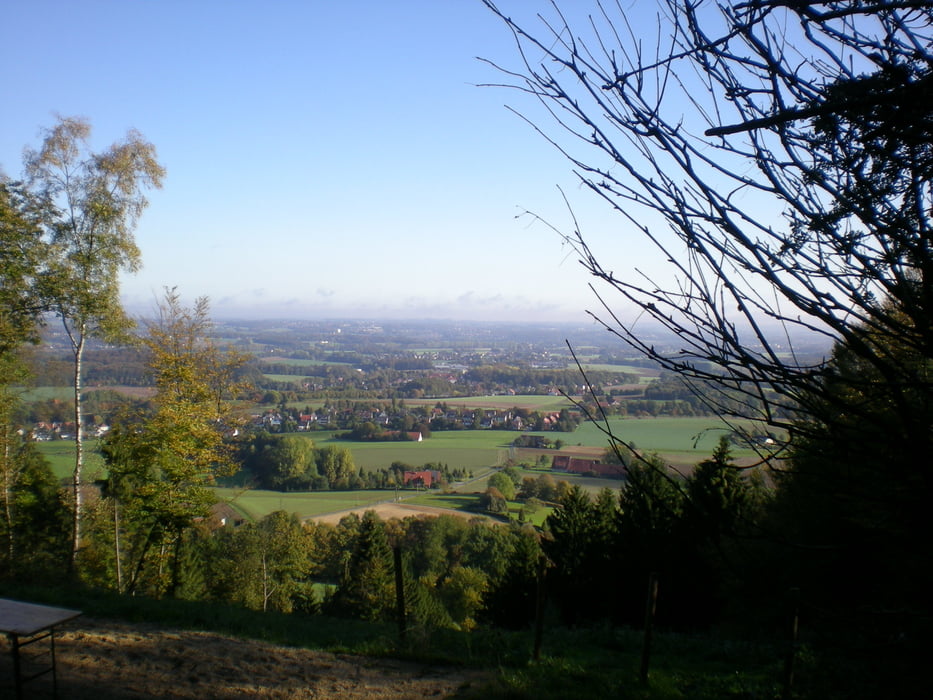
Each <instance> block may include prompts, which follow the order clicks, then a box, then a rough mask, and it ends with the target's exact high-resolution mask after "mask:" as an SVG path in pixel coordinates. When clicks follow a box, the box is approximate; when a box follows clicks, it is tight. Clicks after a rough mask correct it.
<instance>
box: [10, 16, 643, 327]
mask: <svg viewBox="0 0 933 700" xmlns="http://www.w3.org/2000/svg"><path fill="white" fill-rule="evenodd" d="M646 5H647V6H649V7H651V6H652V5H653V3H644V4H643V7H644V6H646ZM546 6H547V3H545V2H542V1H538V2H533V1H532V0H513V1H512V2H508V1H507V0H502V1H501V2H500V7H502V8H503V9H504V10H506V11H507V12H512V11H514V12H516V13H518V12H521V13H525V14H527V13H529V12H532V11H534V10H535V9H537V8H542V9H546ZM651 12H652V14H653V12H654V10H653V9H652V10H651ZM477 57H484V58H488V59H491V60H494V61H496V62H498V63H501V64H503V65H507V66H513V67H514V66H517V65H518V61H517V55H516V52H515V50H514V44H513V42H512V38H511V35H510V34H509V33H508V31H507V30H506V28H505V27H504V26H503V25H502V24H501V23H500V22H499V21H498V20H497V19H496V18H495V17H494V16H493V15H492V14H491V13H490V12H489V11H488V10H486V8H484V7H483V6H482V3H481V2H479V0H396V1H395V2H385V1H384V0H356V1H354V0H346V1H343V2H333V1H331V0H326V1H325V0H304V1H298V0H294V1H285V0H277V1H273V2H258V1H256V2H238V1H235V0H234V1H231V0H223V1H222V0H184V1H182V0H159V1H156V0H107V1H102V0H82V1H81V2H73V1H70V0H69V1H65V0H61V1H58V2H52V1H49V0H31V1H30V2H12V3H9V4H7V6H6V7H5V9H4V20H3V22H2V25H0V59H2V62H3V65H4V66H5V71H4V93H5V96H6V98H5V100H4V102H5V109H3V110H2V112H0V126H2V128H0V168H2V170H3V171H4V172H5V173H6V174H7V175H9V176H13V177H15V176H17V175H18V174H19V173H20V170H21V154H22V149H23V147H24V146H27V145H28V146H36V145H38V143H39V138H40V136H39V129H40V127H43V126H50V125H51V124H52V123H53V122H54V119H55V116H54V115H55V114H56V113H57V114H62V115H69V116H71V115H81V116H85V117H87V118H89V119H90V120H91V122H92V124H93V125H94V137H93V145H94V146H96V147H97V148H104V147H105V146H106V145H108V144H109V143H111V142H112V141H114V140H116V139H119V138H120V137H121V136H122V135H123V134H125V132H126V130H127V129H128V128H136V129H138V130H139V131H140V132H142V134H143V135H144V136H145V137H146V138H147V139H148V140H149V141H151V142H152V143H154V144H155V146H156V148H157V149H158V153H159V158H160V160H161V161H162V163H163V164H164V165H165V167H166V169H167V178H166V181H165V186H164V188H163V189H162V190H161V191H155V192H151V193H150V201H151V205H150V208H149V209H148V211H147V212H146V214H145V215H144V216H143V218H142V220H141V222H140V225H139V227H138V229H137V231H136V237H137V242H138V244H139V246H140V248H141V250H142V255H143V269H142V270H141V271H140V272H139V273H138V274H136V275H134V276H127V277H126V278H125V279H124V282H123V290H124V301H125V303H126V304H127V306H128V307H129V308H130V309H131V310H135V311H136V312H137V313H144V312H145V311H146V310H151V309H152V307H153V305H154V302H155V299H156V297H157V296H158V295H159V294H160V291H161V289H162V288H163V287H165V286H177V287H178V289H179V291H180V292H181V294H182V295H183V296H184V297H186V298H193V297H195V296H201V295H206V296H209V297H210V299H211V305H212V309H213V313H214V315H215V316H218V317H231V316H239V317H247V318H261V317H288V318H326V317H365V318H380V317H386V318H444V319H448V318H449V319H472V320H487V319H488V320H529V321H576V320H579V321H585V320H587V318H588V317H587V316H586V315H585V313H584V311H585V310H586V309H588V308H595V306H596V300H595V299H594V297H593V295H592V292H590V291H589V290H588V288H587V284H588V282H589V278H588V277H587V276H586V274H585V273H584V271H583V270H582V269H581V268H580V266H579V265H578V264H577V262H576V259H575V257H574V255H573V254H572V252H571V251H570V250H569V249H568V248H567V247H566V246H564V245H562V242H561V239H560V237H559V236H558V235H557V234H556V233H555V232H553V231H552V230H550V229H549V228H548V227H546V226H543V225H541V224H540V223H539V224H535V223H534V222H533V220H532V219H531V218H529V217H523V216H520V214H521V213H522V212H523V211H524V210H531V211H534V212H536V213H538V214H540V215H542V216H544V217H546V218H547V219H548V220H549V221H551V222H552V223H554V224H555V225H557V226H559V227H563V228H565V229H566V230H568V231H569V230H570V226H571V218H570V216H569V214H568V212H567V210H566V207H565V204H564V203H563V201H562V199H561V196H560V193H559V191H558V186H560V187H562V188H564V190H565V191H566V192H567V193H568V194H569V196H570V197H571V199H572V201H573V205H574V209H575V211H576V213H577V215H578V217H579V218H580V220H581V223H582V224H583V226H584V227H586V230H587V231H588V232H589V233H590V234H591V235H593V236H594V237H595V239H596V240H597V241H599V240H602V241H605V242H607V248H606V249H605V250H606V251H607V254H608V255H616V254H617V253H618V258H619V263H620V264H619V266H617V271H618V267H621V266H622V265H623V264H627V265H634V264H636V263H637V262H638V256H639V254H640V252H639V248H638V245H637V243H635V242H634V241H633V242H632V243H631V244H629V245H628V246H626V247H620V246H619V245H618V242H619V241H621V240H622V238H621V237H622V236H624V234H625V232H624V231H620V227H624V226H625V222H624V221H622V220H621V219H620V218H619V217H617V216H613V215H612V214H611V213H609V212H606V211H605V207H604V205H597V204H596V203H594V202H592V200H591V197H590V196H589V195H587V194H586V193H585V192H582V191H581V190H580V189H579V186H578V185H577V184H576V181H575V179H574V177H573V175H572V174H571V169H570V164H569V163H568V162H567V161H566V160H565V159H564V158H563V157H562V156H561V155H560V154H558V153H557V152H556V151H554V150H553V148H552V147H551V146H549V145H548V144H547V143H546V142H545V141H544V140H543V139H542V138H541V136H539V135H538V134H536V133H535V132H534V131H533V130H532V129H531V127H530V126H528V125H527V124H526V123H524V122H523V121H522V120H520V119H519V118H518V117H517V116H515V115H514V114H512V113H511V112H509V111H508V110H507V109H506V108H505V105H506V104H509V105H514V106H516V107H519V108H521V109H522V110H524V111H529V112H531V113H534V109H535V107H534V105H533V104H532V103H531V102H529V101H528V100H527V99H523V98H522V97H521V96H520V95H518V94H517V93H515V92H511V91H506V90H501V89H493V88H482V87H477V85H478V84H480V83H486V82H496V81H500V80H501V76H499V75H498V74H497V73H496V72H495V71H494V70H493V69H491V68H490V67H489V66H488V65H486V64H484V63H483V62H481V61H479V60H477Z"/></svg>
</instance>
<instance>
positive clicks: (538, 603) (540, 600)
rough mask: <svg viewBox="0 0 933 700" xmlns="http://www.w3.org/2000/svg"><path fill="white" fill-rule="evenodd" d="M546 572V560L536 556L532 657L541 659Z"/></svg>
mask: <svg viewBox="0 0 933 700" xmlns="http://www.w3.org/2000/svg"><path fill="white" fill-rule="evenodd" d="M546 572H547V560H546V559H545V558H544V557H543V556H541V557H539V558H538V579H537V582H536V583H537V585H536V586H535V647H534V652H533V654H532V658H533V659H534V660H535V661H539V660H540V659H541V640H542V638H543V637H544V593H545V589H544V583H545V582H544V576H545V574H546Z"/></svg>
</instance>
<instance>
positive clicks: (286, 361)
mask: <svg viewBox="0 0 933 700" xmlns="http://www.w3.org/2000/svg"><path fill="white" fill-rule="evenodd" d="M259 363H260V364H263V365H272V364H275V365H286V366H288V367H320V366H321V365H347V366H349V363H347V362H331V361H330V360H302V359H297V358H294V357H262V358H260V359H259Z"/></svg>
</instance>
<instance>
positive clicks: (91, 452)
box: [36, 439, 104, 479]
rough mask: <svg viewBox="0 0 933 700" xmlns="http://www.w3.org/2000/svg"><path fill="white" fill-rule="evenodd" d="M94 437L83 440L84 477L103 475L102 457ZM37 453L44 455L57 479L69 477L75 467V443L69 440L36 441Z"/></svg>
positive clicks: (92, 477) (90, 477)
mask: <svg viewBox="0 0 933 700" xmlns="http://www.w3.org/2000/svg"><path fill="white" fill-rule="evenodd" d="M97 445H98V441H97V440H96V439H94V440H91V439H86V440H85V441H84V470H85V471H84V473H85V478H86V479H97V478H100V477H103V476H104V458H103V457H102V456H101V454H100V452H98V450H97ZM36 447H37V448H38V450H39V453H40V454H41V455H42V456H43V457H45V458H46V459H47V460H48V462H49V466H51V467H52V473H53V474H55V476H57V477H58V478H59V479H68V478H71V475H72V473H73V472H74V468H75V444H74V442H72V441H71V440H49V441H47V442H37V443H36Z"/></svg>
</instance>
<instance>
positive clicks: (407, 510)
mask: <svg viewBox="0 0 933 700" xmlns="http://www.w3.org/2000/svg"><path fill="white" fill-rule="evenodd" d="M368 510H374V511H376V515H378V516H379V517H380V518H381V519H382V520H391V519H393V518H398V519H399V520H402V519H403V518H410V517H412V516H418V515H431V516H437V515H456V516H458V517H461V518H467V519H472V518H481V517H483V516H482V515H480V514H478V513H464V512H462V511H458V510H450V509H449V508H435V507H433V506H415V505H406V504H404V503H377V504H375V505H371V506H363V507H361V508H350V509H348V510H341V511H338V512H335V513H326V514H324V515H320V516H317V517H315V518H311V519H312V520H314V521H315V522H319V523H326V524H328V525H336V524H337V523H339V522H340V519H341V518H343V517H344V516H347V515H349V514H350V513H356V514H357V515H359V516H360V517H362V515H363V513H365V512H366V511H368Z"/></svg>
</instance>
